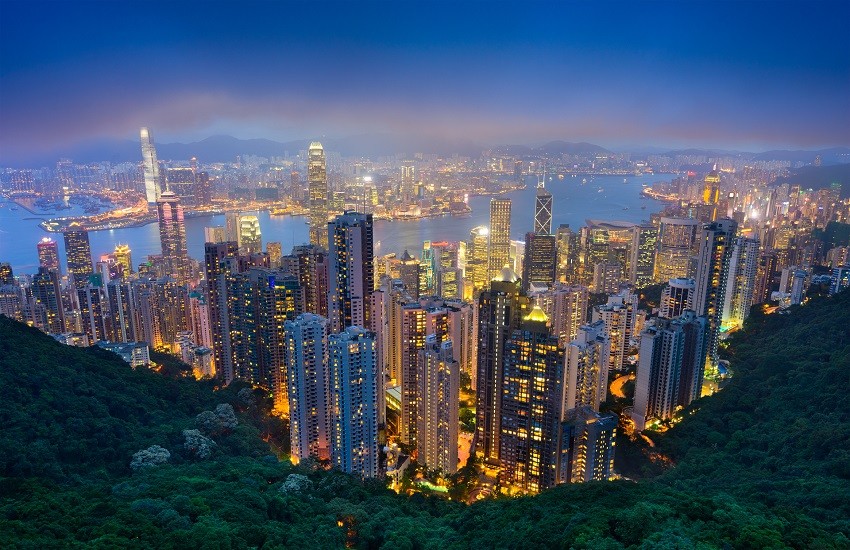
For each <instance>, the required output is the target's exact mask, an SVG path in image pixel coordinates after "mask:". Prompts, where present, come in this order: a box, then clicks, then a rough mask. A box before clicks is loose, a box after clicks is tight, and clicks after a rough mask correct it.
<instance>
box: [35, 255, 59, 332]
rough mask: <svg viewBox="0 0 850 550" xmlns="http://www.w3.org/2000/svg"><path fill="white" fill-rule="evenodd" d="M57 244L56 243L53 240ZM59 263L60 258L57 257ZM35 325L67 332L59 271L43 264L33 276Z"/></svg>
mask: <svg viewBox="0 0 850 550" xmlns="http://www.w3.org/2000/svg"><path fill="white" fill-rule="evenodd" d="M51 243H53V245H54V246H55V245H56V243H55V242H53V241H51ZM57 263H58V258H57ZM32 296H33V299H34V304H33V310H34V311H33V318H34V319H35V325H36V326H37V327H39V328H41V329H42V330H43V331H45V332H49V333H50V334H61V333H63V332H65V308H64V307H63V306H62V291H61V289H60V287H59V272H58V271H57V270H55V269H50V268H48V267H45V266H42V267H39V268H38V273H37V274H35V275H33V278H32Z"/></svg>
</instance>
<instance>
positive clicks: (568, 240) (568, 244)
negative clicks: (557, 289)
mask: <svg viewBox="0 0 850 550" xmlns="http://www.w3.org/2000/svg"><path fill="white" fill-rule="evenodd" d="M555 240H556V242H557V246H558V264H557V267H556V271H555V276H556V278H557V280H559V281H561V282H566V283H570V284H574V283H576V282H578V280H579V274H580V267H581V259H580V252H581V246H580V245H579V235H578V234H577V233H575V232H573V231H572V230H571V229H570V226H569V224H561V225H559V226H558V231H557V233H556V234H555Z"/></svg>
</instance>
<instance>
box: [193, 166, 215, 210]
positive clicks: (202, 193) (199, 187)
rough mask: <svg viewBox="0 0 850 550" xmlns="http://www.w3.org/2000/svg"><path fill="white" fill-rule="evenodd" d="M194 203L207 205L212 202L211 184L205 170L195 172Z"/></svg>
mask: <svg viewBox="0 0 850 550" xmlns="http://www.w3.org/2000/svg"><path fill="white" fill-rule="evenodd" d="M194 192H195V204H196V205H198V206H207V205H209V204H212V184H211V183H210V175H209V174H208V173H207V172H195V191H194Z"/></svg>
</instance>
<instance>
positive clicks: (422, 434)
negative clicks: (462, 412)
mask: <svg viewBox="0 0 850 550" xmlns="http://www.w3.org/2000/svg"><path fill="white" fill-rule="evenodd" d="M418 355H419V357H418V369H419V373H418V379H419V380H418V381H419V388H418V391H417V403H418V407H417V415H416V420H417V427H416V450H417V461H418V462H419V463H420V464H424V465H425V466H426V467H427V468H428V469H429V470H441V471H442V472H443V473H444V474H446V475H449V474H453V473H455V472H456V471H457V442H458V413H459V399H460V368H459V365H458V362H457V361H455V359H454V355H453V353H452V342H451V340H446V341H444V342H442V343H439V342H438V341H437V336H436V335H433V334H432V335H430V336H428V337H427V339H426V342H425V348H424V349H422V350H420V351H419V354H418Z"/></svg>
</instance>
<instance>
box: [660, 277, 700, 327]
mask: <svg viewBox="0 0 850 550" xmlns="http://www.w3.org/2000/svg"><path fill="white" fill-rule="evenodd" d="M695 285H696V283H695V282H694V280H693V279H670V282H669V283H667V286H665V287H664V289H663V290H662V291H661V305H660V306H659V308H658V316H659V317H663V318H665V319H675V318H676V317H678V316H679V315H681V314H682V313H684V312H685V310H686V309H694V304H693V300H694V287H695Z"/></svg>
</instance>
